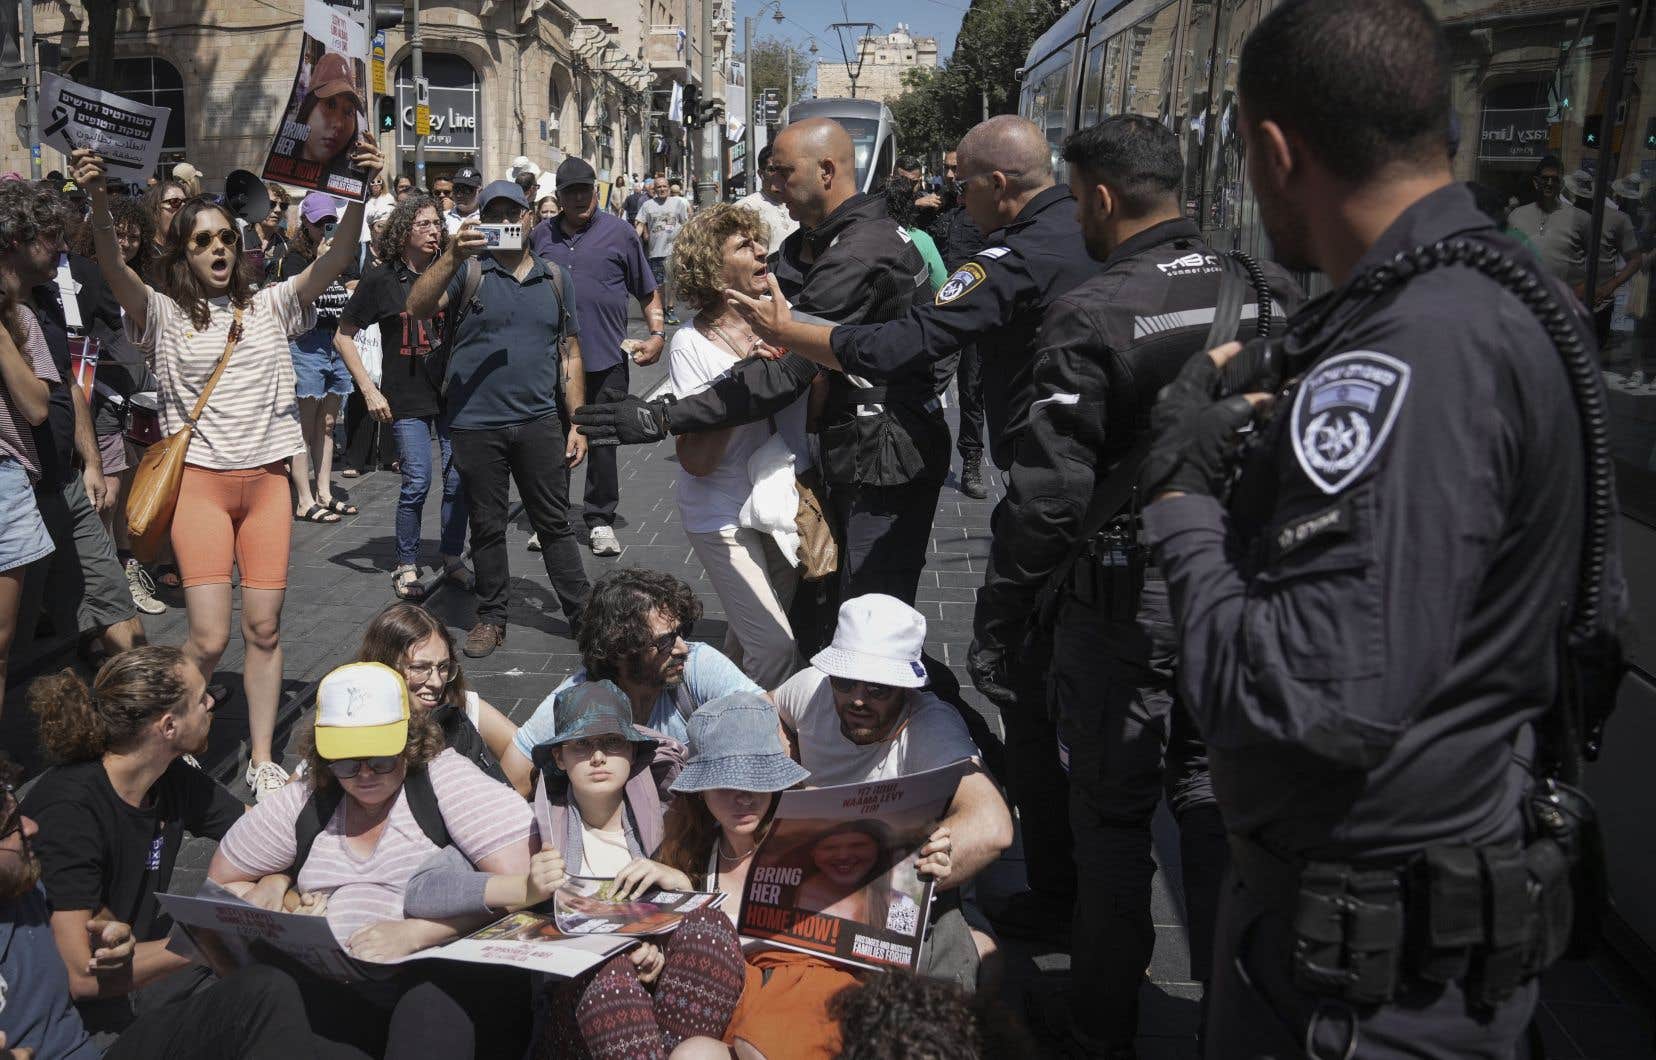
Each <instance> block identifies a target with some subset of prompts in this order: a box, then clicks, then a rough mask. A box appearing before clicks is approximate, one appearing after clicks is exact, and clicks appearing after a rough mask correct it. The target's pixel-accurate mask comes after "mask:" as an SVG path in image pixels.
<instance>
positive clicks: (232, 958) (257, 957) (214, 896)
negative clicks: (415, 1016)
mask: <svg viewBox="0 0 1656 1060" xmlns="http://www.w3.org/2000/svg"><path fill="white" fill-rule="evenodd" d="M155 898H156V901H158V902H160V903H161V908H162V909H164V910H166V912H167V915H168V916H170V917H172V918H173V923H174V925H175V930H177V931H181V932H183V934H184V935H185V936H186V937H187V938H188V940H189V942H190V943H191V944H192V945H193V946H194V948H195V951H196V954H197V955H198V956H199V958H200V960H201V963H203V964H205V965H207V966H208V967H209V968H211V969H213V971H215V972H217V973H218V974H219V976H220V977H223V976H226V975H229V974H230V973H231V972H234V971H236V970H237V969H239V968H245V967H246V966H247V965H249V964H258V963H269V962H270V958H271V955H272V952H273V951H274V952H276V953H280V954H282V955H283V956H285V957H287V958H290V959H292V960H294V961H297V962H298V963H300V964H302V965H304V966H305V967H306V968H309V969H310V970H311V971H313V972H315V973H317V974H318V975H321V976H324V977H325V978H328V979H339V980H344V981H347V982H349V981H353V980H358V979H365V978H368V977H369V973H368V972H367V968H368V966H367V965H366V964H364V963H362V962H360V961H358V960H356V958H354V957H352V956H351V955H350V954H349V953H346V952H345V948H344V947H343V946H341V945H340V944H339V940H338V939H336V938H334V933H333V928H331V927H330V926H328V918H327V917H324V916H312V915H309V914H306V913H277V912H273V911H271V910H269V909H260V908H259V907H257V906H255V905H251V904H249V903H247V902H244V901H242V900H241V899H240V898H237V897H235V896H234V895H232V894H231V893H230V892H229V891H226V890H224V889H223V888H222V887H219V886H218V885H217V884H214V883H211V882H208V883H204V884H202V890H201V894H198V895H197V896H196V897H194V898H190V897H187V896H185V895H181V894H157V895H156V896H155ZM172 948H175V949H177V948H180V947H177V946H176V945H175V946H174V947H172Z"/></svg>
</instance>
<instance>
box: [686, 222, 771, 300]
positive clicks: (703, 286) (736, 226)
mask: <svg viewBox="0 0 1656 1060" xmlns="http://www.w3.org/2000/svg"><path fill="white" fill-rule="evenodd" d="M734 235H741V236H748V237H749V238H751V239H754V240H756V241H757V242H759V243H761V244H763V245H765V246H769V245H770V229H769V228H768V227H766V225H765V221H764V218H762V217H760V216H759V214H758V213H757V212H756V211H754V210H750V209H748V208H747V207H746V206H733V205H731V204H730V203H725V202H721V203H715V204H714V205H712V206H707V207H704V208H703V209H702V210H701V212H700V213H698V214H696V216H694V217H692V218H690V220H689V222H688V223H687V224H685V226H684V227H683V228H681V229H679V233H678V236H677V238H675V239H674V240H673V257H672V260H671V261H670V263H669V266H668V267H669V268H670V269H671V271H672V280H673V289H674V290H675V291H677V292H678V296H679V297H680V298H682V299H684V300H685V301H686V302H689V303H690V304H691V305H693V306H695V307H696V308H697V309H706V308H707V307H708V306H712V305H717V304H718V302H719V300H720V299H721V298H723V297H724V244H725V240H727V239H729V238H730V237H731V236H734Z"/></svg>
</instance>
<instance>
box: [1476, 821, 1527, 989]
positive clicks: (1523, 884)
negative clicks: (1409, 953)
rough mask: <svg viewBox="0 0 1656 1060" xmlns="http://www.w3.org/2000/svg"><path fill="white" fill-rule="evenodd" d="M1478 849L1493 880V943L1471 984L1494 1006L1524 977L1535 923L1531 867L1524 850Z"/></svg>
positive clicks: (1490, 881)
mask: <svg viewBox="0 0 1656 1060" xmlns="http://www.w3.org/2000/svg"><path fill="white" fill-rule="evenodd" d="M1478 853H1479V855H1480V856H1481V857H1482V859H1483V863H1484V873H1485V875H1486V877H1487V878H1488V880H1489V903H1488V910H1489V945H1488V948H1487V949H1485V951H1484V954H1483V960H1482V961H1480V962H1479V963H1480V967H1479V969H1478V972H1477V974H1476V976H1474V979H1475V983H1473V984H1469V985H1472V986H1473V989H1472V991H1471V993H1472V996H1473V999H1474V1000H1475V1001H1477V1002H1480V1003H1481V1004H1484V1005H1488V1006H1494V1005H1499V1004H1501V1003H1502V1002H1504V1001H1506V1000H1507V999H1508V998H1510V997H1511V996H1512V994H1513V991H1515V990H1517V989H1518V984H1519V983H1521V982H1523V981H1524V965H1525V954H1524V948H1525V947H1524V944H1525V941H1526V940H1527V937H1528V935H1529V928H1530V924H1531V920H1530V916H1529V906H1530V901H1529V869H1528V867H1527V866H1526V865H1525V864H1524V855H1523V852H1522V851H1520V850H1516V849H1513V850H1502V849H1498V848H1485V849H1483V850H1480V851H1479V852H1478Z"/></svg>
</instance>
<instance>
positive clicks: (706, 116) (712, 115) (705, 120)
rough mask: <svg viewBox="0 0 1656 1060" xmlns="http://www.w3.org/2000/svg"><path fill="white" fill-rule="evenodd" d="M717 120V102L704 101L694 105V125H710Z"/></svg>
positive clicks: (714, 100) (712, 100) (711, 100)
mask: <svg viewBox="0 0 1656 1060" xmlns="http://www.w3.org/2000/svg"><path fill="white" fill-rule="evenodd" d="M718 120H719V101H718V100H716V99H704V100H702V101H701V102H700V103H698V104H696V124H697V125H712V124H714V123H716V122H717V121H718Z"/></svg>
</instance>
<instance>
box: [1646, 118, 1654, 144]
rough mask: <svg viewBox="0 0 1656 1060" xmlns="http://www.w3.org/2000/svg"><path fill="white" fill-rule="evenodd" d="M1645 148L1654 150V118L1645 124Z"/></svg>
mask: <svg viewBox="0 0 1656 1060" xmlns="http://www.w3.org/2000/svg"><path fill="white" fill-rule="evenodd" d="M1645 150H1646V151H1656V118H1652V119H1650V122H1649V123H1648V124H1646V125H1645Z"/></svg>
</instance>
